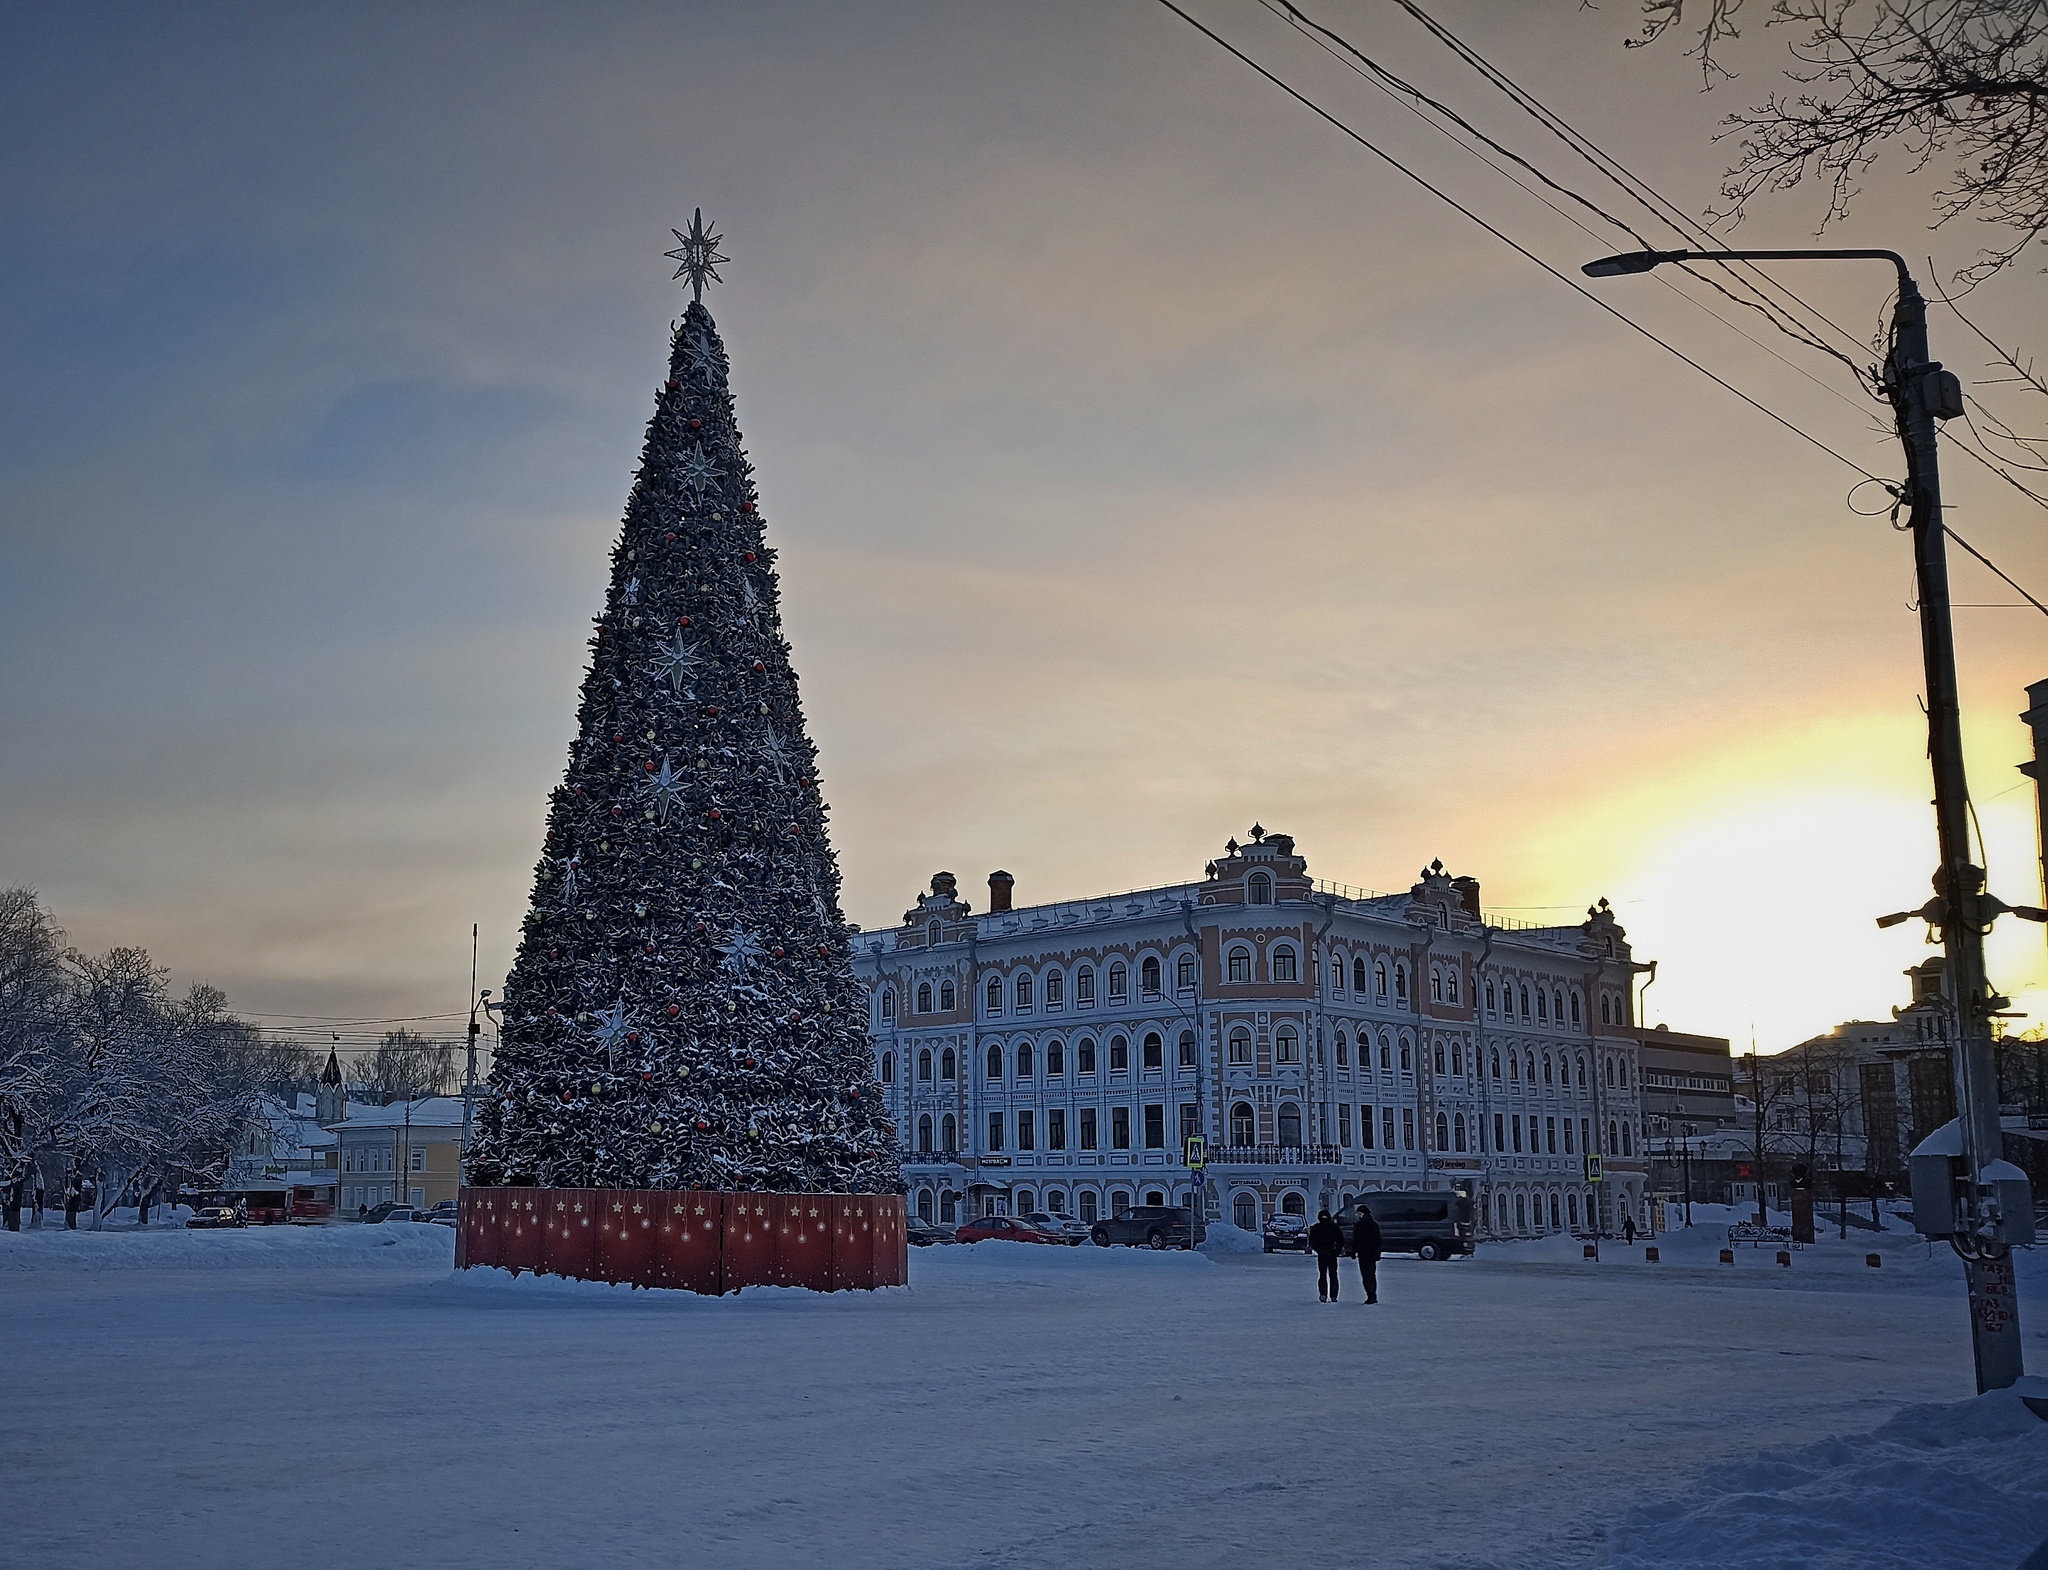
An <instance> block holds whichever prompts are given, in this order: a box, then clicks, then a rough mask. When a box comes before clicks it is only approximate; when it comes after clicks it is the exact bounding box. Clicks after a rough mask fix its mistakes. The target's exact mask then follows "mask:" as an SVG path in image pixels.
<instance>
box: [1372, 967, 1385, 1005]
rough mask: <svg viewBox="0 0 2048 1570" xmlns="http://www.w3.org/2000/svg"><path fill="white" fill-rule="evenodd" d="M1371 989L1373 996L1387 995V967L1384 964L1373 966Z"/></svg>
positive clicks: (1381, 996) (1382, 996)
mask: <svg viewBox="0 0 2048 1570" xmlns="http://www.w3.org/2000/svg"><path fill="white" fill-rule="evenodd" d="M1372 991H1373V996H1374V997H1377V998H1384V997H1385V996H1386V995H1387V967H1386V966H1385V965H1375V966H1373V968H1372Z"/></svg>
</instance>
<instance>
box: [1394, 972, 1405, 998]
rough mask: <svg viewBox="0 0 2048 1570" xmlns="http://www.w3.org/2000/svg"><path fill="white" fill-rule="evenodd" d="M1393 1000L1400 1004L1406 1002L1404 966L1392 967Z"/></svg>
mask: <svg viewBox="0 0 2048 1570" xmlns="http://www.w3.org/2000/svg"><path fill="white" fill-rule="evenodd" d="M1394 998H1395V1001H1397V1002H1400V1003H1406V1002H1407V1001H1408V967H1407V966H1406V965H1396V966H1395V967H1394Z"/></svg>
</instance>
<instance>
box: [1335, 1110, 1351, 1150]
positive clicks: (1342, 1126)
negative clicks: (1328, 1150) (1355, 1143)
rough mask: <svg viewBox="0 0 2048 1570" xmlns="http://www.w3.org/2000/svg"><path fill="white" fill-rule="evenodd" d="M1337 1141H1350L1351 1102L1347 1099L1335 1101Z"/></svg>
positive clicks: (1339, 1142) (1345, 1142)
mask: <svg viewBox="0 0 2048 1570" xmlns="http://www.w3.org/2000/svg"><path fill="white" fill-rule="evenodd" d="M1337 1143H1338V1144H1340V1145H1349V1144H1350V1143H1351V1103H1350V1102H1348V1101H1340V1102H1338V1103H1337Z"/></svg>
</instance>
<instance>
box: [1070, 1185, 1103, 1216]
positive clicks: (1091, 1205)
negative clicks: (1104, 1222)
mask: <svg viewBox="0 0 2048 1570" xmlns="http://www.w3.org/2000/svg"><path fill="white" fill-rule="evenodd" d="M1096 1205H1097V1200H1096V1198H1095V1191H1094V1190H1093V1189H1086V1188H1084V1189H1082V1190H1081V1192H1080V1194H1079V1196H1078V1197H1076V1199H1075V1201H1074V1208H1075V1212H1076V1214H1078V1215H1079V1216H1080V1218H1081V1219H1082V1220H1083V1221H1086V1222H1090V1223H1092V1222H1094V1220H1095V1218H1096V1217H1097V1216H1099V1215H1100V1214H1101V1213H1102V1212H1101V1211H1099V1210H1098V1209H1096Z"/></svg>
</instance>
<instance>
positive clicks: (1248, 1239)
mask: <svg viewBox="0 0 2048 1570" xmlns="http://www.w3.org/2000/svg"><path fill="white" fill-rule="evenodd" d="M1265 1251H1266V1243H1265V1239H1263V1238H1261V1237H1260V1236H1259V1234H1258V1233H1256V1232H1247V1231H1246V1230H1245V1229H1244V1228H1243V1227H1234V1226H1232V1225H1231V1224H1230V1223H1229V1222H1228V1221H1212V1222H1210V1223H1209V1230H1208V1231H1207V1232H1206V1233H1205V1234H1204V1235H1203V1238H1202V1252H1203V1253H1205V1254H1263V1253H1265Z"/></svg>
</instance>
